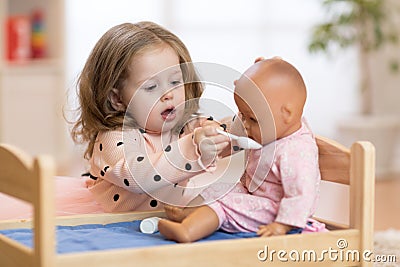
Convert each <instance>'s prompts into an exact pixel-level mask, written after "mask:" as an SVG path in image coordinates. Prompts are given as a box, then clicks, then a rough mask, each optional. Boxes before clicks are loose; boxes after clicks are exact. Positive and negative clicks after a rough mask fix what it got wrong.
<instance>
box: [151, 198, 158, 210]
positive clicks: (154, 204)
mask: <svg viewBox="0 0 400 267" xmlns="http://www.w3.org/2000/svg"><path fill="white" fill-rule="evenodd" d="M157 205H158V202H157V200H155V199H153V200H151V201H150V206H151V207H153V208H155V207H157Z"/></svg>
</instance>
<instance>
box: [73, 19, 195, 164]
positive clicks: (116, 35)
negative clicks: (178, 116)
mask: <svg viewBox="0 0 400 267" xmlns="http://www.w3.org/2000/svg"><path fill="white" fill-rule="evenodd" d="M165 44H166V45H169V46H170V47H171V48H172V49H173V50H174V51H175V52H176V54H177V55H178V57H179V63H180V64H181V65H180V67H181V69H182V73H183V78H184V83H185V98H186V103H185V116H184V118H183V119H182V121H181V122H180V123H178V124H177V126H176V127H175V128H174V130H175V131H176V132H179V131H180V129H181V128H182V126H183V124H184V122H185V121H186V120H187V119H188V118H189V116H190V115H191V114H193V113H194V112H196V111H197V110H198V108H199V102H198V98H199V97H200V96H201V94H202V92H203V86H202V84H201V83H200V82H199V79H198V77H197V74H196V72H195V69H194V67H193V64H191V62H192V60H191V57H190V54H189V51H188V50H187V48H186V46H185V45H184V44H183V42H182V41H181V40H180V39H179V38H178V37H177V36H176V35H174V34H173V33H171V32H170V31H168V30H166V29H165V28H163V27H161V26H160V25H158V24H156V23H153V22H147V21H144V22H138V23H134V24H132V23H123V24H120V25H117V26H114V27H112V28H111V29H109V30H108V31H107V32H106V33H105V34H104V35H103V36H102V37H101V38H100V40H99V41H98V42H97V43H96V45H95V46H94V48H93V50H92V52H91V54H90V55H89V58H88V59H87V61H86V64H85V66H84V68H83V70H82V72H81V74H80V76H79V78H78V82H77V89H78V98H79V104H80V106H79V108H78V114H79V116H78V118H77V120H76V121H75V122H74V124H73V128H72V130H71V136H72V139H73V140H74V142H76V143H88V145H87V148H86V151H85V154H84V157H85V158H86V159H89V158H90V157H91V156H92V152H93V145H94V143H95V140H96V137H97V134H98V133H99V132H101V131H108V130H115V129H118V128H122V127H123V125H124V124H125V125H129V126H131V127H133V128H137V127H138V126H137V125H136V124H135V122H134V121H133V120H132V119H131V120H130V121H129V118H125V122H124V116H125V112H121V111H118V110H116V109H114V108H113V107H112V105H111V102H110V100H109V98H108V96H109V93H110V91H111V90H112V89H113V88H117V89H122V88H123V87H124V83H125V81H126V80H127V78H128V75H129V70H130V69H129V66H130V63H131V59H132V57H133V56H134V55H136V54H138V53H139V52H140V51H142V50H143V49H145V48H149V47H151V46H159V45H165ZM187 100H191V101H187ZM127 120H128V121H127Z"/></svg>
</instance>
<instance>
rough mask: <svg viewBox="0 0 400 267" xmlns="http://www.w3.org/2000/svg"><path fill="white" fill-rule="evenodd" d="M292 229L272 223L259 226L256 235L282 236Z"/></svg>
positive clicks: (288, 226)
mask: <svg viewBox="0 0 400 267" xmlns="http://www.w3.org/2000/svg"><path fill="white" fill-rule="evenodd" d="M292 228H293V227H292V226H290V225H287V224H283V223H279V222H272V223H270V224H266V225H261V226H259V227H258V231H257V235H259V236H262V237H267V236H273V235H284V234H286V233H287V232H289V231H290V229H292Z"/></svg>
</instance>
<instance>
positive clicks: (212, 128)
mask: <svg viewBox="0 0 400 267" xmlns="http://www.w3.org/2000/svg"><path fill="white" fill-rule="evenodd" d="M216 128H221V126H220V125H219V124H218V123H217V122H215V121H209V120H206V121H204V122H203V124H202V126H201V127H199V128H197V129H196V130H195V131H194V137H193V141H194V143H195V144H196V145H197V148H198V152H199V154H200V157H201V161H202V163H203V165H204V166H209V165H211V164H212V163H213V162H214V161H215V160H216V158H217V156H218V155H219V154H220V153H221V152H222V151H223V150H224V148H226V147H227V146H228V145H229V141H230V139H229V137H227V136H224V135H222V134H218V132H217V130H216Z"/></svg>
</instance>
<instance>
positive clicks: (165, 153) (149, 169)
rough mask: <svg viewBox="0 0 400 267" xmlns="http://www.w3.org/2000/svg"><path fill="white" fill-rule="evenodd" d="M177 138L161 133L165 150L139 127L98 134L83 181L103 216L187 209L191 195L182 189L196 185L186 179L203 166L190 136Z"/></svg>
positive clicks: (175, 135)
mask: <svg viewBox="0 0 400 267" xmlns="http://www.w3.org/2000/svg"><path fill="white" fill-rule="evenodd" d="M178 137H179V136H178V134H173V133H170V132H169V133H166V134H163V136H162V140H163V143H165V145H164V146H163V145H161V144H159V143H160V141H159V138H160V136H159V135H152V134H151V133H146V132H145V131H144V130H142V129H130V130H125V131H122V130H121V131H117V130H116V131H107V132H101V133H99V134H98V136H97V140H96V142H95V144H94V149H93V154H92V157H91V159H90V172H89V179H88V181H87V186H88V188H89V190H90V191H91V193H92V194H93V195H94V198H95V200H96V201H97V202H98V203H99V204H100V205H101V206H102V208H103V209H104V210H105V211H107V212H111V211H113V212H115V211H130V210H159V209H163V203H169V204H173V205H186V204H187V203H188V202H189V201H190V200H191V199H192V198H193V197H195V196H193V195H192V194H191V192H190V190H185V185H190V187H195V185H194V184H192V183H193V182H192V181H190V178H191V177H193V176H195V175H197V174H199V173H200V172H203V171H204V166H201V165H200V164H199V162H198V158H199V156H198V154H197V153H196V152H197V148H196V146H195V145H194V144H193V140H192V134H188V135H185V136H183V137H182V138H179V139H178ZM157 141H158V142H157ZM197 193H198V192H197Z"/></svg>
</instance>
